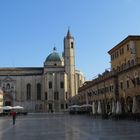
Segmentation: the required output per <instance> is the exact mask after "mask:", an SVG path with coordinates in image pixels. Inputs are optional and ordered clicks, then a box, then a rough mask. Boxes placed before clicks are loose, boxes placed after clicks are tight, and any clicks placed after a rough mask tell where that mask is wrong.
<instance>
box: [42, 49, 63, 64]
mask: <svg viewBox="0 0 140 140" xmlns="http://www.w3.org/2000/svg"><path fill="white" fill-rule="evenodd" d="M62 60H63V58H62V57H61V56H60V55H59V53H57V52H56V48H54V49H53V52H52V53H51V54H49V55H48V57H47V58H46V60H45V62H44V66H48V65H59V64H61V63H62Z"/></svg>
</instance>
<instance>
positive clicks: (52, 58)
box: [46, 52, 61, 62]
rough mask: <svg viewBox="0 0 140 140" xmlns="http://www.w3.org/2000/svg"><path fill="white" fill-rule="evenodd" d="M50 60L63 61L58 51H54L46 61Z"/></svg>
mask: <svg viewBox="0 0 140 140" xmlns="http://www.w3.org/2000/svg"><path fill="white" fill-rule="evenodd" d="M48 61H61V56H60V55H59V54H58V53H57V52H53V53H51V54H50V55H49V56H48V57H47V58H46V62H48Z"/></svg>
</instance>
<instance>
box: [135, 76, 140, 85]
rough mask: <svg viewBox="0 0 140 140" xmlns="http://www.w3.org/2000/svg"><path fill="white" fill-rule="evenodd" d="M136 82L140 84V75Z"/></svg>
mask: <svg viewBox="0 0 140 140" xmlns="http://www.w3.org/2000/svg"><path fill="white" fill-rule="evenodd" d="M136 83H137V85H140V78H139V77H137V78H136Z"/></svg>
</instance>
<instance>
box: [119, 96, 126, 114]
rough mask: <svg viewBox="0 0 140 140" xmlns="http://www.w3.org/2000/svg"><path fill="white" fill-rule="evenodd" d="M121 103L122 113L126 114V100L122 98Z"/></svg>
mask: <svg viewBox="0 0 140 140" xmlns="http://www.w3.org/2000/svg"><path fill="white" fill-rule="evenodd" d="M120 103H121V110H122V113H125V112H126V109H125V99H124V98H123V97H121V99H120Z"/></svg>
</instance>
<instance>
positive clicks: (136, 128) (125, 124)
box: [0, 114, 140, 140]
mask: <svg viewBox="0 0 140 140" xmlns="http://www.w3.org/2000/svg"><path fill="white" fill-rule="evenodd" d="M0 140H140V122H135V121H112V120H101V119H94V118H93V117H92V116H80V115H68V114H65V115H64V114H29V115H27V116H18V117H17V120H16V125H15V126H13V125H12V118H11V117H0Z"/></svg>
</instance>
